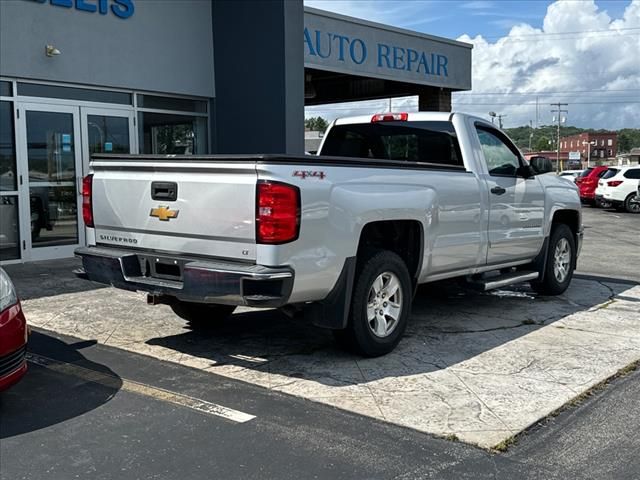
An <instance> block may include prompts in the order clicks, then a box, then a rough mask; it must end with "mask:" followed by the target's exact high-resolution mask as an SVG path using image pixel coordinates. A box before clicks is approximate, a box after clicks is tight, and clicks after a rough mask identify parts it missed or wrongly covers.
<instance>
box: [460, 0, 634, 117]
mask: <svg viewBox="0 0 640 480" xmlns="http://www.w3.org/2000/svg"><path fill="white" fill-rule="evenodd" d="M638 27H640V0H634V1H633V2H631V3H630V4H629V6H628V7H627V8H626V10H625V13H624V16H623V18H621V19H618V20H612V19H611V18H610V17H609V16H608V15H607V13H606V12H604V11H602V10H599V9H598V6H597V5H596V3H595V2H594V1H593V0H588V1H581V2H570V1H557V2H555V3H553V4H551V5H550V6H549V8H548V9H547V13H546V16H545V18H544V22H543V27H542V29H536V28H533V27H532V26H530V25H528V24H526V23H520V24H518V25H516V26H514V27H512V29H511V31H510V32H509V34H508V35H507V36H506V37H503V38H501V39H499V40H497V41H495V43H489V42H487V40H485V39H484V38H482V37H481V36H478V37H475V38H470V37H469V36H467V35H463V36H462V37H460V38H459V39H458V40H461V41H464V42H469V43H473V44H474V50H473V90H472V92H470V93H459V94H454V98H455V99H456V101H455V103H454V108H455V109H456V110H463V111H469V112H472V113H476V114H481V115H486V113H487V112H488V111H489V110H494V111H497V112H500V113H504V114H506V115H507V118H506V119H505V120H506V122H505V124H506V125H509V126H517V125H524V124H527V123H528V122H529V120H533V121H534V122H535V120H536V107H535V103H536V97H538V100H539V121H540V123H541V124H545V123H546V124H549V123H551V117H552V114H551V113H550V109H551V107H550V106H549V104H550V103H553V102H565V103H569V107H568V109H569V115H568V120H567V123H568V124H571V125H577V126H582V127H593V128H611V129H617V128H623V127H640V103H629V102H633V101H635V102H639V101H640V29H636V30H633V28H638ZM585 31H588V32H591V33H570V34H567V33H566V32H585ZM633 89H635V90H633ZM482 92H501V93H502V94H499V95H479V94H478V93H482ZM514 92H518V93H519V94H515V93H514ZM523 92H525V93H526V92H530V93H537V92H542V93H543V94H541V95H522V94H521V93H523ZM569 92H571V93H569ZM603 92H607V93H603ZM596 102H598V103H596ZM484 104H488V105H484ZM500 104H516V105H500Z"/></svg>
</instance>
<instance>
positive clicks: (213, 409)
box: [27, 353, 256, 423]
mask: <svg viewBox="0 0 640 480" xmlns="http://www.w3.org/2000/svg"><path fill="white" fill-rule="evenodd" d="M27 360H28V361H29V362H31V363H34V364H36V365H39V366H41V367H45V368H47V369H49V370H52V371H54V372H58V373H62V374H65V375H71V376H73V377H76V378H80V379H81V380H85V381H87V382H92V383H97V384H99V385H103V386H105V387H109V388H114V389H118V390H124V391H126V392H130V393H136V394H138V395H142V396H145V397H151V398H153V399H155V400H160V401H163V402H167V403H172V404H174V405H178V406H181V407H186V408H190V409H192V410H196V411H198V412H201V413H206V414H209V415H215V416H217V417H222V418H226V419H227V420H231V421H233V422H236V423H245V422H248V421H249V420H253V419H254V418H256V417H255V415H250V414H248V413H244V412H241V411H239V410H234V409H232V408H228V407H224V406H222V405H218V404H217V403H211V402H207V401H206V400H201V399H199V398H195V397H191V396H189V395H184V394H182V393H176V392H172V391H170V390H165V389H163V388H158V387H152V386H151V385H146V384H144V383H140V382H134V381H133V380H127V379H125V378H121V377H117V376H114V375H110V374H107V373H102V372H98V371H96V370H91V369H89V368H85V367H81V366H79V365H74V364H72V363H66V362H60V361H58V360H54V359H52V358H48V357H44V356H42V355H37V354H34V353H27Z"/></svg>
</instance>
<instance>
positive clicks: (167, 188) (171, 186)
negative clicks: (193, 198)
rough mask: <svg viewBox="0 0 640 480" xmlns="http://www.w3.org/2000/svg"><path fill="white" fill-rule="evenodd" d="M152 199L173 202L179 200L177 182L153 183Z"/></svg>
mask: <svg viewBox="0 0 640 480" xmlns="http://www.w3.org/2000/svg"><path fill="white" fill-rule="evenodd" d="M151 198H152V199H153V200H166V201H170V202H173V201H175V200H177V199H178V184H177V183H176V182H151Z"/></svg>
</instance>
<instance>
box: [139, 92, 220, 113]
mask: <svg viewBox="0 0 640 480" xmlns="http://www.w3.org/2000/svg"><path fill="white" fill-rule="evenodd" d="M138 107H139V108H144V109H153V110H176V111H179V112H194V113H207V102H206V101H204V100H193V99H189V98H174V97H159V96H157V95H140V94H139V95H138Z"/></svg>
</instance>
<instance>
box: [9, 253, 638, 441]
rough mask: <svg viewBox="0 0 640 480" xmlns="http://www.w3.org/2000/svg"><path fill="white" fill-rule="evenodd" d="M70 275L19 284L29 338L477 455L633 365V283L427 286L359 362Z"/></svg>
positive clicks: (277, 328)
mask: <svg viewBox="0 0 640 480" xmlns="http://www.w3.org/2000/svg"><path fill="white" fill-rule="evenodd" d="M77 266H78V264H77V263H75V261H68V260H66V261H58V262H44V263H41V264H31V265H30V266H21V267H20V268H21V270H20V273H19V274H17V275H14V277H15V280H16V284H17V288H18V290H19V292H20V294H21V296H22V297H23V298H24V300H23V305H24V308H25V311H26V314H27V316H28V318H29V321H30V323H31V324H32V325H33V326H35V327H38V328H42V329H45V330H51V331H55V332H58V333H61V334H66V335H72V336H74V337H77V338H81V339H86V340H96V341H97V342H98V343H100V344H104V345H109V346H114V347H118V348H121V349H124V350H128V351H131V352H135V353H140V354H144V355H148V356H151V357H155V358H158V359H161V360H166V361H170V362H174V363H177V364H181V365H184V366H189V367H194V368H197V369H200V370H204V371H208V372H214V373H216V374H218V375H222V376H226V377H229V378H233V379H237V380H242V381H245V382H248V383H251V384H254V385H258V386H261V387H264V388H267V389H271V390H274V391H280V392H284V393H288V394H291V395H294V396H298V397H301V398H304V399H308V400H312V401H315V402H319V403H323V404H328V405H332V406H335V407H338V408H341V409H344V410H348V411H351V412H354V413H358V414H362V415H366V416H369V417H373V418H376V419H380V420H384V421H387V422H391V423H394V424H398V425H402V426H406V427H410V428H413V429H416V430H419V431H423V432H428V433H431V434H435V435H441V436H447V437H450V438H454V437H455V438H458V439H460V440H462V441H465V442H469V443H472V444H476V445H479V446H481V447H485V448H489V447H494V446H496V445H497V444H499V443H500V442H502V441H504V440H506V439H508V438H509V437H511V436H513V435H514V434H516V433H518V432H520V431H522V430H523V429H525V428H527V427H528V426H529V425H531V424H533V423H535V422H537V421H538V420H539V419H540V418H542V417H545V416H546V415H548V414H549V413H551V412H553V411H554V410H556V409H557V408H559V407H561V406H562V405H563V404H565V403H566V402H567V401H569V400H571V399H572V398H574V397H576V396H578V395H579V394H580V393H582V392H584V391H585V390H587V389H589V388H590V387H591V386H593V385H595V384H597V383H599V382H600V381H602V380H604V379H606V378H608V377H610V376H611V375H614V374H615V373H616V372H617V371H618V370H619V369H621V368H623V367H625V366H626V365H628V364H629V363H631V362H633V361H636V360H638V359H640V313H638V311H639V310H640V309H639V308H638V307H639V303H640V286H637V285H634V284H630V283H614V282H609V281H596V280H592V279H588V280H585V279H579V278H576V279H575V280H574V282H573V283H572V286H571V288H570V289H569V290H568V292H567V293H566V294H565V295H562V296H559V297H555V298H544V297H538V296H536V295H535V294H533V293H532V292H531V290H529V289H528V288H526V287H521V288H518V289H511V290H504V291H497V292H492V293H491V294H479V293H477V292H474V291H471V290H468V289H465V288H464V287H462V286H460V285H459V284H457V283H455V282H449V283H443V284H432V285H429V286H428V287H426V288H423V289H422V290H421V291H420V293H419V295H418V298H417V299H416V301H415V304H414V307H413V311H412V317H411V322H410V326H409V328H408V330H407V334H406V336H405V338H404V339H403V341H402V342H401V344H400V345H399V347H398V348H397V350H396V351H394V352H393V353H391V354H389V355H386V356H384V357H381V358H376V359H363V358H359V357H356V356H353V355H349V354H346V353H343V352H342V351H340V350H339V349H337V347H336V346H335V344H334V342H333V340H332V337H331V335H330V333H329V332H327V331H324V330H321V329H317V328H314V327H312V326H309V325H308V324H306V323H305V322H303V321H295V320H290V319H288V318H287V317H285V316H283V315H281V314H280V313H278V312H277V311H274V310H250V309H239V310H238V313H236V314H235V315H234V316H233V318H232V319H231V320H230V321H229V322H227V323H226V324H225V325H224V326H223V327H221V328H219V329H216V330H209V331H206V332H202V331H194V330H191V329H190V328H188V326H187V325H185V323H184V322H183V321H182V320H180V319H179V318H177V317H176V316H175V315H174V314H173V313H172V312H171V310H170V309H169V308H168V307H166V306H155V307H154V306H148V305H146V303H145V297H144V295H143V294H137V293H130V292H123V291H119V290H115V289H112V288H104V287H101V286H98V285H94V284H91V283H89V282H86V281H83V280H79V279H75V278H73V276H72V274H71V271H72V270H73V268H77ZM16 270H18V269H17V268H16Z"/></svg>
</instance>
